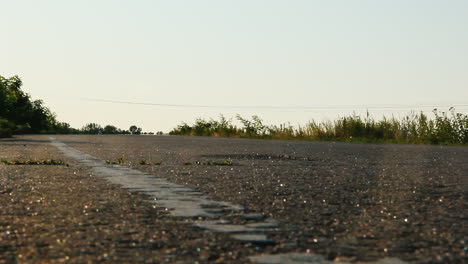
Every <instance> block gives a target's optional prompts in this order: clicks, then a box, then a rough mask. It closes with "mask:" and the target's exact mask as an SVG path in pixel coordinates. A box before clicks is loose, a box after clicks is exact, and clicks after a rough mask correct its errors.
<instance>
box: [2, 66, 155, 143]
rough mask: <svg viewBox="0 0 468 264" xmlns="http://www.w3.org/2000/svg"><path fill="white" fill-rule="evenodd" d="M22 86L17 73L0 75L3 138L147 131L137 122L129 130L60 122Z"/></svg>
mask: <svg viewBox="0 0 468 264" xmlns="http://www.w3.org/2000/svg"><path fill="white" fill-rule="evenodd" d="M22 85H23V82H22V81H21V79H20V78H19V77H18V76H13V77H11V78H5V77H3V76H1V75H0V137H11V136H12V135H14V134H134V135H139V134H148V133H146V132H142V129H141V128H140V127H137V126H135V125H132V126H130V128H129V129H128V130H122V129H120V128H117V127H115V126H113V125H106V126H104V127H102V126H101V125H99V124H96V123H89V124H86V125H85V126H83V127H82V128H81V129H76V128H73V127H71V126H70V124H68V123H66V122H59V121H58V120H57V117H56V115H55V114H54V113H53V112H52V111H51V110H50V109H49V108H48V107H46V106H45V105H44V102H43V101H42V100H33V99H32V98H31V96H30V95H29V94H27V93H25V92H24V91H22V90H21V87H22Z"/></svg>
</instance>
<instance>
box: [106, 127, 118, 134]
mask: <svg viewBox="0 0 468 264" xmlns="http://www.w3.org/2000/svg"><path fill="white" fill-rule="evenodd" d="M102 133H103V134H119V133H120V129H118V128H117V127H115V126H112V125H107V126H105V127H104V129H103V131H102Z"/></svg>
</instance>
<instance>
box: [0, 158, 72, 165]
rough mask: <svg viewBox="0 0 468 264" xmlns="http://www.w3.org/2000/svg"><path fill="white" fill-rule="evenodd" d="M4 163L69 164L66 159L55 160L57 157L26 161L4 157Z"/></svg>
mask: <svg viewBox="0 0 468 264" xmlns="http://www.w3.org/2000/svg"><path fill="white" fill-rule="evenodd" d="M0 161H1V162H2V163H3V164H5V165H67V166H68V164H67V163H65V161H63V160H55V159H50V160H47V159H46V160H25V161H20V160H13V161H9V160H5V159H2V160H0Z"/></svg>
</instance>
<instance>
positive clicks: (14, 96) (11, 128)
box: [0, 76, 60, 136]
mask: <svg viewBox="0 0 468 264" xmlns="http://www.w3.org/2000/svg"><path fill="white" fill-rule="evenodd" d="M22 85H23V82H22V81H21V79H20V78H19V77H18V76H13V77H11V78H5V77H3V76H0V120H1V121H0V130H1V131H0V134H1V135H2V136H8V135H11V134H14V133H56V129H57V128H58V127H60V125H59V122H57V120H56V117H55V115H54V114H53V113H52V111H50V110H49V108H47V107H45V106H44V105H43V102H42V101H41V100H34V101H33V100H32V99H31V98H30V96H29V95H28V94H27V93H25V92H23V91H22V90H21V86H22Z"/></svg>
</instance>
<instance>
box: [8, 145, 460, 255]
mask: <svg viewBox="0 0 468 264" xmlns="http://www.w3.org/2000/svg"><path fill="white" fill-rule="evenodd" d="M0 148H1V150H2V151H1V154H0V159H5V160H16V159H18V160H27V159H30V160H38V159H51V158H54V159H63V160H65V161H66V162H67V163H68V166H45V165H44V166H26V165H0V173H1V174H0V177H1V179H0V180H1V181H0V184H1V185H0V197H1V200H2V203H1V207H4V208H2V209H4V210H2V211H3V212H7V213H2V215H1V216H0V222H1V223H3V224H2V225H1V226H0V234H1V235H0V243H1V244H0V245H2V247H0V252H2V251H3V253H4V254H3V255H4V257H3V259H4V260H5V262H8V261H10V260H20V261H21V260H24V261H26V262H27V261H32V262H33V260H34V259H47V260H51V259H52V260H57V261H58V262H59V261H62V260H65V261H68V260H70V259H71V260H75V261H78V262H80V261H84V262H86V261H97V260H106V259H107V260H110V261H111V262H128V261H130V260H131V261H132V262H164V261H166V262H170V263H177V262H178V263H193V262H198V263H212V262H220V263H225V262H231V263H239V262H249V261H250V262H256V263H286V262H288V263H338V262H340V261H341V262H343V263H349V262H361V263H379V262H380V263H466V262H467V260H468V259H467V255H466V254H467V250H468V248H467V246H468V245H467V242H466V237H468V236H467V235H468V232H467V229H466V223H467V219H468V218H467V208H468V207H467V202H466V198H465V197H466V193H467V190H468V148H467V147H448V146H421V145H392V144H388V145H383V144H356V143H354V144H351V143H333V142H303V141H269V140H248V139H226V138H205V137H176V136H22V137H17V138H14V139H6V140H1V141H0ZM113 163H117V164H113ZM51 175H52V176H51ZM41 188H45V189H43V190H42V189H41ZM37 190H40V191H37ZM33 194H35V195H36V196H34V195H33ZM31 195H32V196H34V197H33V198H31V197H32V196H31ZM46 196H47V197H46ZM49 196H50V197H49ZM11 197H13V198H11ZM42 198H43V199H42ZM54 198H56V199H55V202H51V199H52V200H54ZM11 200H13V202H12V201H11ZM37 201H39V202H37ZM54 204H55V205H54ZM87 204H89V205H87ZM32 207H34V210H32V211H33V212H31V208H32ZM27 208H30V209H27ZM54 208H55V210H54ZM48 210H49V211H48ZM21 215H23V216H24V215H27V216H28V218H26V219H23V218H21ZM51 217H52V219H50V218H51ZM80 223H81V225H80ZM96 223H98V224H96ZM35 225H36V226H35ZM23 229H24V230H23ZM21 230H23V231H21ZM15 232H16V233H15ZM7 233H8V234H7ZM13 234H14V235H13ZM51 238H52V239H51ZM74 245H75V246H74ZM19 255H21V258H19ZM0 260H1V258H0ZM301 261H302V262H301Z"/></svg>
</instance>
